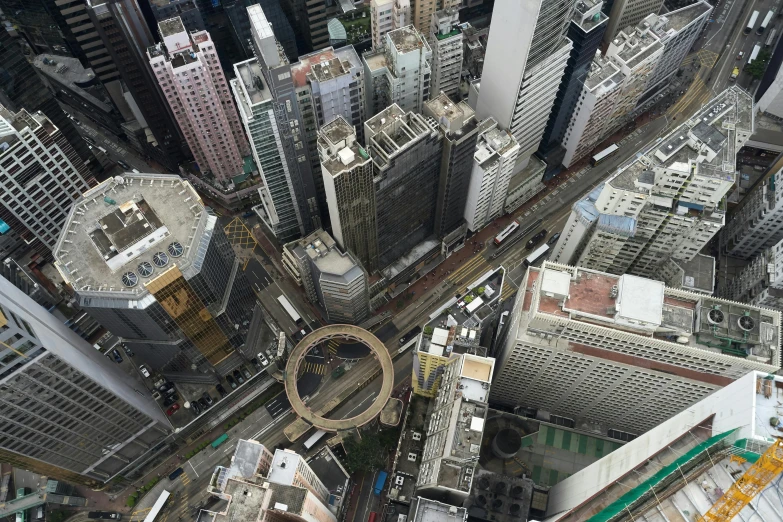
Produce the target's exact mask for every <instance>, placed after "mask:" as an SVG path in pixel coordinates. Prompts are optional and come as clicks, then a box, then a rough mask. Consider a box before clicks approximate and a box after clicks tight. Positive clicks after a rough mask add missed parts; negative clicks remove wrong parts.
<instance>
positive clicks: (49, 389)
mask: <svg viewBox="0 0 783 522" xmlns="http://www.w3.org/2000/svg"><path fill="white" fill-rule="evenodd" d="M0 355H2V357H1V358H0V360H2V363H0V398H1V399H2V403H3V429H2V433H1V434H0V458H2V459H3V461H4V462H8V463H11V464H12V465H14V466H18V467H20V468H23V469H29V470H31V471H34V472H36V473H40V474H41V475H46V476H48V477H49V478H56V479H59V480H64V481H68V482H75V483H79V484H87V485H90V486H93V487H97V486H99V485H101V484H103V483H105V482H108V481H109V480H111V479H112V478H113V477H116V476H118V475H119V474H121V473H123V470H125V469H127V468H129V467H130V466H134V465H138V464H139V463H140V462H143V459H144V458H145V456H147V455H148V454H149V453H151V452H150V450H151V449H152V448H153V447H154V446H156V445H157V444H159V443H160V442H161V441H162V440H163V439H164V438H165V437H166V436H167V435H168V434H169V432H170V430H171V424H170V423H169V422H168V420H167V419H166V415H164V413H163V412H162V411H161V410H160V408H159V407H158V406H157V405H156V404H155V401H153V400H152V397H151V396H150V395H149V392H148V391H147V390H146V389H145V388H144V387H143V386H140V385H139V384H138V383H136V382H135V381H134V380H133V379H131V378H130V377H129V376H128V375H127V374H125V373H124V372H123V371H121V370H119V368H118V367H117V365H115V364H114V363H113V362H112V361H110V360H108V359H107V358H106V357H105V356H104V355H102V354H101V353H100V352H98V351H97V350H95V348H93V347H92V346H91V345H90V344H88V343H87V342H86V341H85V340H84V339H82V338H80V337H79V336H78V335H76V334H75V333H74V332H72V331H71V330H69V329H68V328H67V327H66V326H65V325H64V324H62V322H60V321H59V320H58V319H57V318H55V317H54V316H53V315H51V314H49V313H47V312H46V311H45V310H44V309H43V308H41V306H40V305H38V304H36V303H35V302H34V301H33V300H32V299H30V298H29V297H28V296H27V295H25V294H24V293H23V292H22V291H21V290H19V289H18V288H16V287H14V285H12V284H11V283H10V282H9V281H7V280H6V279H5V278H3V277H0Z"/></svg>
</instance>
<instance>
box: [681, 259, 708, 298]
mask: <svg viewBox="0 0 783 522" xmlns="http://www.w3.org/2000/svg"><path fill="white" fill-rule="evenodd" d="M672 262H673V263H676V264H677V266H679V267H680V268H681V269H682V283H681V285H682V288H683V289H684V290H690V289H693V290H698V291H701V292H705V293H708V294H711V293H712V292H713V291H714V289H715V288H714V286H715V258H714V257H712V256H705V255H704V254H696V255H695V256H694V257H693V259H691V260H690V261H679V260H672Z"/></svg>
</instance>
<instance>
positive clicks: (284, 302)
mask: <svg viewBox="0 0 783 522" xmlns="http://www.w3.org/2000/svg"><path fill="white" fill-rule="evenodd" d="M277 301H278V302H279V303H280V306H282V307H283V309H284V310H285V311H286V313H287V314H288V315H289V317H291V319H293V320H294V322H295V323H296V324H303V323H304V321H302V317H301V316H300V315H299V314H298V313H297V312H296V309H295V308H294V307H293V306H291V303H290V302H289V301H288V299H286V298H285V296H284V295H281V296H280V297H278V298H277Z"/></svg>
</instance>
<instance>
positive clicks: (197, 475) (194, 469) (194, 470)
mask: <svg viewBox="0 0 783 522" xmlns="http://www.w3.org/2000/svg"><path fill="white" fill-rule="evenodd" d="M188 464H190V469H192V470H193V473H195V474H196V478H201V476H200V475H199V474H198V471H196V468H194V467H193V463H192V462H190V461H188Z"/></svg>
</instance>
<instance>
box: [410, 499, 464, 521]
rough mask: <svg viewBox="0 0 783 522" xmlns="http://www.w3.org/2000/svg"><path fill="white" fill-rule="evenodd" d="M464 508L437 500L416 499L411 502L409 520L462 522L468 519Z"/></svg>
mask: <svg viewBox="0 0 783 522" xmlns="http://www.w3.org/2000/svg"><path fill="white" fill-rule="evenodd" d="M467 516H468V513H467V511H466V510H465V508H464V507H457V506H451V505H449V504H443V503H441V502H438V501H436V500H429V499H426V498H423V497H416V498H414V499H412V500H411V507H410V510H409V511H408V520H410V521H411V522H460V521H464V520H465V519H467Z"/></svg>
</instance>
